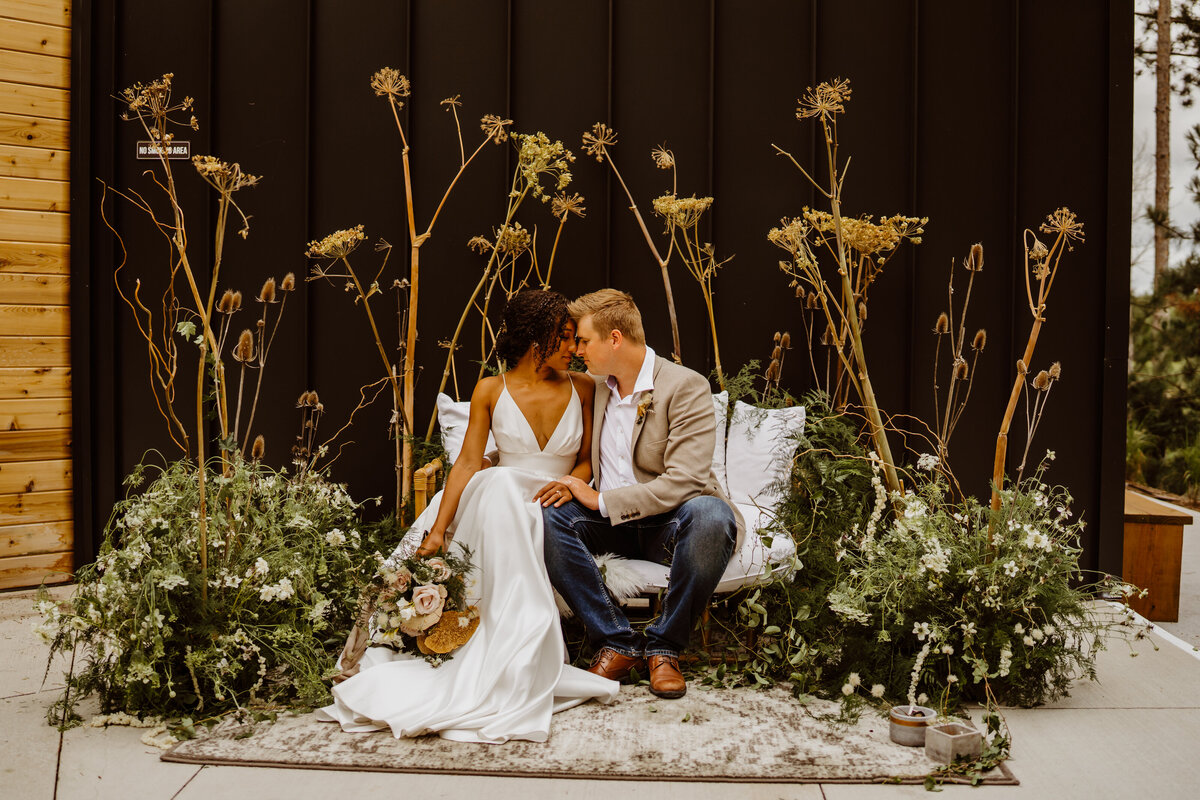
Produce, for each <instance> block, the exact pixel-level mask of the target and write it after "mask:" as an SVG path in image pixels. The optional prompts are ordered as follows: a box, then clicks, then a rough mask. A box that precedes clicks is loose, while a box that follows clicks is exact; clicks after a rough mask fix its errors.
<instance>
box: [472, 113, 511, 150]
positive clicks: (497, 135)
mask: <svg viewBox="0 0 1200 800" xmlns="http://www.w3.org/2000/svg"><path fill="white" fill-rule="evenodd" d="M509 125H512V120H511V119H503V118H501V117H498V116H496V115H495V114H486V115H484V117H483V118H482V119H480V120H479V129H480V130H482V131H483V132H484V133H486V134H487V137H488V138H489V139H491V140H492V143H493V144H501V143H503V142H507V141H508V126H509Z"/></svg>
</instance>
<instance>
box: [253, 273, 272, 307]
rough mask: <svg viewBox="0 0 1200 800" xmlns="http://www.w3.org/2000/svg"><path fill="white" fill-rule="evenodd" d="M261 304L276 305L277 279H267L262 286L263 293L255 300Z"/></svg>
mask: <svg viewBox="0 0 1200 800" xmlns="http://www.w3.org/2000/svg"><path fill="white" fill-rule="evenodd" d="M254 299H255V301H257V302H259V303H274V302H275V279H274V278H267V280H266V281H265V282H263V285H262V291H260V292H259V293H258V297H256V298H254Z"/></svg>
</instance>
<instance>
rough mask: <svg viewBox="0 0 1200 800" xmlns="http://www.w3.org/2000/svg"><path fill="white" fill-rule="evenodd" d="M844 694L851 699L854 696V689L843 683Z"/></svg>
mask: <svg viewBox="0 0 1200 800" xmlns="http://www.w3.org/2000/svg"><path fill="white" fill-rule="evenodd" d="M842 694H844V695H846V696H847V697H849V696H850V695H852V694H854V687H853V686H851V685H850V684H848V683H843V684H842Z"/></svg>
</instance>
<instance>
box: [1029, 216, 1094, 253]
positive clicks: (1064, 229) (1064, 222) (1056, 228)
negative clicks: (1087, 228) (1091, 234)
mask: <svg viewBox="0 0 1200 800" xmlns="http://www.w3.org/2000/svg"><path fill="white" fill-rule="evenodd" d="M1038 230H1040V231H1041V232H1042V233H1055V234H1058V235H1059V236H1063V237H1065V238H1066V239H1067V241H1068V242H1071V241H1072V240H1074V241H1079V242H1082V241H1083V223H1082V222H1077V221H1076V220H1075V212H1073V211H1071V209H1069V208H1067V207H1066V206H1063V207H1062V208H1059V209H1055V211H1054V213H1053V214H1048V215H1047V216H1046V221H1045V222H1043V223H1042V225H1041V227H1040V228H1038ZM1067 248H1068V249H1071V246H1070V244H1068V245H1067Z"/></svg>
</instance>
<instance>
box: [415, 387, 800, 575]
mask: <svg viewBox="0 0 1200 800" xmlns="http://www.w3.org/2000/svg"><path fill="white" fill-rule="evenodd" d="M437 405H438V422H439V425H440V426H441V431H442V443H443V446H444V447H445V449H446V454H447V457H448V458H449V460H450V461H451V462H453V461H454V459H455V458H457V457H458V453H459V450H461V449H462V442H463V438H464V437H465V435H466V430H467V418H468V414H469V408H470V403H469V402H465V401H463V402H459V401H455V400H454V399H452V398H451V397H449V396H448V395H445V394H439V395H438V398H437ZM728 407H729V394H728V392H721V393H719V394H714V395H713V414H714V416H715V417H716V423H717V437H716V445H715V446H714V448H713V462H712V465H713V471H714V472H715V473H716V475H717V479H718V480H719V481H720V482H721V485H722V488H723V489H724V490H725V493H726V495H728V497H729V498H730V500H732V501H733V502H734V503H735V504H736V505H737V507H738V510H739V511H741V513H742V518H743V519H744V520H745V522H746V536H745V540H744V541H743V544H742V548H741V550H740V551H739V552H737V553H734V554H733V557H732V558H731V559H730V560H729V566H728V567H727V568H726V570H725V574H724V575H723V576H722V577H721V582H720V583H719V584H717V589H716V591H717V593H718V594H723V593H728V592H733V591H736V590H738V589H741V588H742V587H744V586H752V585H754V584H756V583H762V582H765V581H766V580H768V579H769V577H768V575H771V576H777V575H778V574H780V572H781V571H782V572H787V571H790V570H792V569H793V565H794V564H795V563H796V562H795V558H794V557H795V555H796V545H795V542H793V541H792V539H791V537H790V536H788V535H787V534H786V533H784V532H782V531H771V532H769V533H768V531H769V530H770V529H771V527H772V524H773V523H774V521H775V512H776V509H777V508H778V505H779V502H780V500H781V494H780V493H779V486H780V485H781V484H782V482H783V481H785V480H786V479H787V477H788V475H789V474H790V473H791V463H792V455H793V453H794V450H795V437H796V436H797V435H798V434H799V433H801V432H803V430H804V419H805V414H804V407H803V406H792V407H790V408H781V409H759V408H755V407H753V406H750V405H747V404H745V403H742V402H741V401H738V402H737V403H736V404H735V407H734V410H733V414H732V416H731V415H729V414H728V413H727V412H728ZM494 449H495V443H494V442H493V440H492V439H491V435H490V434H489V436H488V445H487V451H486V452H491V451H492V450H494ZM422 505H423V503H422ZM417 511H418V513H420V511H421V509H417ZM760 532H762V533H760ZM764 537H765V539H766V541H769V542H770V545H769V546H768V545H767V544H766V542H764ZM600 559H603V560H604V562H605V567H606V570H605V571H606V579H607V582H608V584H609V588H610V589H611V590H613V593H614V594H615V595H616V596H617V597H618V598H621V599H628V598H631V597H634V596H637V595H642V594H658V593H659V592H660V591H661V590H663V589H666V588H667V577H668V573H669V568H668V567H665V566H663V565H662V564H656V563H654V562H652V561H642V560H637V559H628V560H627V559H618V558H615V557H612V556H607V557H604V556H602V557H600ZM600 559H598V560H600ZM768 565H769V566H770V569H768Z"/></svg>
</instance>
